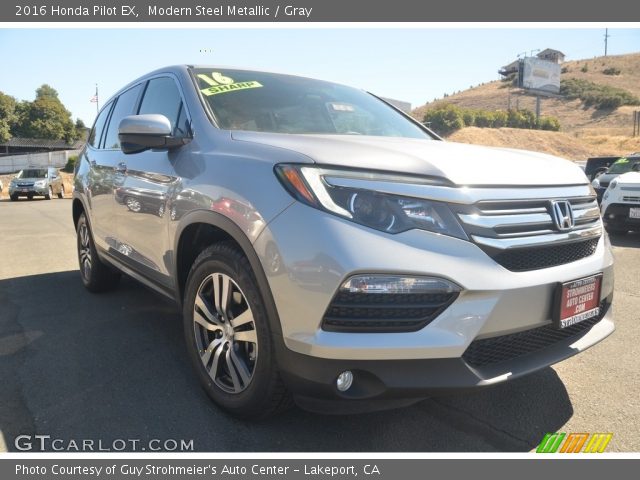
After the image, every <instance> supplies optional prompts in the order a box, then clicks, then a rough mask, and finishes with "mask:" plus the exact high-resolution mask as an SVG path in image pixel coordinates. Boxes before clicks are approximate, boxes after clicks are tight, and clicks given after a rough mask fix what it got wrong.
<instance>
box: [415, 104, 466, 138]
mask: <svg viewBox="0 0 640 480" xmlns="http://www.w3.org/2000/svg"><path fill="white" fill-rule="evenodd" d="M424 121H425V122H429V123H430V124H431V129H432V130H433V131H435V132H436V133H438V134H439V135H449V134H451V133H453V132H455V131H456V130H460V129H461V128H462V127H464V126H465V124H464V120H463V118H462V110H461V109H460V107H457V106H455V105H450V104H447V105H445V106H443V107H440V108H438V109H436V110H428V111H427V113H425V115H424Z"/></svg>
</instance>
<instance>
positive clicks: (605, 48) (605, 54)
mask: <svg viewBox="0 0 640 480" xmlns="http://www.w3.org/2000/svg"><path fill="white" fill-rule="evenodd" d="M610 36H611V35H609V29H608V28H605V29H604V56H605V57H606V56H607V41H608V39H609V37H610Z"/></svg>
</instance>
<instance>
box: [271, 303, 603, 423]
mask: <svg viewBox="0 0 640 480" xmlns="http://www.w3.org/2000/svg"><path fill="white" fill-rule="evenodd" d="M612 317H613V311H612V307H611V303H610V299H609V302H607V303H605V312H604V313H603V315H602V317H601V319H600V320H599V321H598V322H597V323H595V325H593V326H590V327H589V328H586V329H584V330H583V331H581V332H579V333H577V334H575V335H572V336H570V337H568V338H566V339H564V340H561V341H558V342H555V343H553V344H552V345H549V346H548V347H547V348H544V349H540V350H537V351H534V352H531V353H528V354H525V355H521V356H518V357H515V358H513V359H511V360H508V361H503V362H497V363H494V364H489V365H484V366H481V367H474V366H472V365H470V364H469V363H467V361H466V360H465V359H464V358H462V357H459V358H437V359H416V360H370V361H366V360H327V359H321V358H316V357H312V356H308V355H303V354H299V353H295V352H292V351H291V350H289V349H287V348H286V347H284V346H281V348H279V349H278V352H277V355H278V361H279V364H280V366H281V367H280V368H281V370H282V376H283V379H284V381H285V382H286V383H287V385H288V386H289V388H290V389H291V390H292V391H293V392H294V393H295V397H296V402H297V403H298V404H299V405H300V406H301V407H303V408H305V409H307V410H311V411H316V412H319V413H349V412H362V411H372V410H379V409H384V408H389V407H395V406H402V405H407V404H411V403H414V402H415V401H419V400H421V399H423V398H426V397H427V396H433V395H441V394H449V393H457V392H463V391H467V390H473V389H477V388H481V387H487V386H491V385H495V384H497V383H501V382H504V381H507V380H513V379H515V378H518V377H521V376H523V375H527V374H529V373H533V372H535V371H537V370H540V369H542V368H544V367H547V366H549V365H552V364H554V363H557V362H560V361H562V360H564V359H566V358H569V357H571V356H573V355H575V354H577V353H580V352H582V351H584V350H585V349H587V348H589V347H591V346H592V345H594V344H596V343H598V342H600V341H601V340H603V339H604V338H606V337H607V336H608V335H610V334H611V333H612V332H613V331H614V325H613V321H612ZM345 370H349V371H351V372H352V373H353V378H354V380H353V385H352V387H351V388H350V389H349V390H347V391H346V392H339V391H338V390H337V388H336V386H335V385H336V379H337V377H338V375H339V374H340V373H342V372H343V371H345ZM345 400H348V401H345Z"/></svg>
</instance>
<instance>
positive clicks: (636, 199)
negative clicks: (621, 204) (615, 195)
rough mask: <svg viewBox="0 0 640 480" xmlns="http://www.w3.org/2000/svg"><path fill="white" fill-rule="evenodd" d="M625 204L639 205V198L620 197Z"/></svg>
mask: <svg viewBox="0 0 640 480" xmlns="http://www.w3.org/2000/svg"><path fill="white" fill-rule="evenodd" d="M622 200H623V201H625V202H638V203H640V197H622Z"/></svg>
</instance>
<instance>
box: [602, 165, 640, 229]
mask: <svg viewBox="0 0 640 480" xmlns="http://www.w3.org/2000/svg"><path fill="white" fill-rule="evenodd" d="M600 209H601V211H602V218H603V220H604V225H605V228H606V229H607V231H608V232H609V233H611V234H618V235H624V234H626V233H627V232H628V231H629V230H637V231H640V172H629V173H625V174H623V175H620V176H618V177H616V178H614V179H613V180H612V181H611V183H610V184H609V188H607V191H606V192H605V193H604V195H603V197H602V205H601V206H600Z"/></svg>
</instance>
